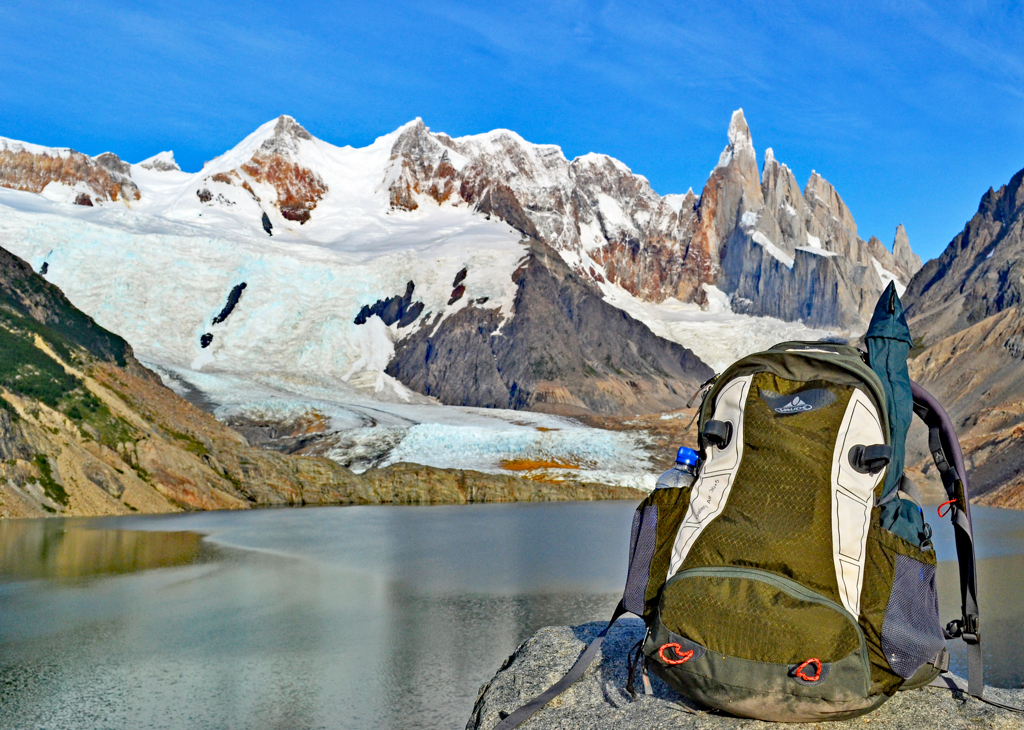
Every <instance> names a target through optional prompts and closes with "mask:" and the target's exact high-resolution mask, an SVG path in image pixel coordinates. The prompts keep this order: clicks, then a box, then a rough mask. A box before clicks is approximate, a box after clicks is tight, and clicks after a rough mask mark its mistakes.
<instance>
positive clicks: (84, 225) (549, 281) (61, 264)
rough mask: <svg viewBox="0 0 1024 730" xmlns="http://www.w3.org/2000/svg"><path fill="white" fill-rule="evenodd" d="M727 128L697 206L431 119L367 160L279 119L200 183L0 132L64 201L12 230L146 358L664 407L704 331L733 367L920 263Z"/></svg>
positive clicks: (16, 199) (157, 166) (152, 164)
mask: <svg viewBox="0 0 1024 730" xmlns="http://www.w3.org/2000/svg"><path fill="white" fill-rule="evenodd" d="M728 137H729V143H728V146H727V147H726V149H725V151H723V152H722V154H721V156H720V159H719V162H718V165H717V166H716V167H715V169H714V171H713V172H712V174H711V177H710V179H709V180H708V182H707V184H706V185H705V187H704V190H703V192H702V194H701V196H700V197H699V198H698V197H697V196H695V195H694V194H693V193H692V191H690V192H687V193H686V194H685V195H667V196H660V195H658V194H657V193H655V192H654V191H653V190H652V189H651V187H650V185H649V183H648V182H647V180H646V179H645V178H643V177H642V176H640V175H636V174H634V173H633V172H631V171H630V170H629V169H628V168H627V167H626V166H625V165H623V164H622V163H621V162H619V161H617V160H614V159H612V158H610V157H607V156H604V155H597V154H590V155H585V156H583V157H579V158H576V159H574V160H568V159H566V157H565V156H564V155H563V154H562V152H561V150H560V149H559V148H557V147H554V146H551V145H535V144H531V143H529V142H526V141H525V140H523V139H522V138H521V137H519V136H518V135H516V134H515V133H513V132H510V131H507V130H497V131H494V132H489V133H486V134H481V135H474V136H469V137H462V138H451V137H448V136H447V135H444V134H439V133H434V132H431V131H430V130H429V129H428V128H427V127H426V126H425V125H424V124H423V122H422V121H421V120H418V119H417V120H415V121H413V122H411V123H409V124H407V125H405V126H403V127H401V128H400V129H398V130H396V131H395V132H393V133H391V134H389V135H386V136H384V137H381V138H379V139H378V140H376V141H375V142H374V143H373V144H371V145H369V146H368V147H365V148H361V149H354V148H352V147H337V146H334V145H332V144H329V143H327V142H324V141H323V140H319V139H317V138H315V137H313V136H312V135H311V134H309V132H307V131H306V130H305V129H304V128H303V127H302V126H300V125H299V124H298V123H297V122H296V121H295V120H294V119H292V118H291V117H287V116H282V117H280V118H278V119H276V120H273V121H271V122H268V123H267V124H264V125H263V126H261V127H260V128H258V129H257V130H256V131H255V132H253V133H252V134H251V135H249V136H248V137H247V138H246V139H244V140H243V141H242V142H241V143H239V144H238V145H237V146H236V147H234V148H233V149H231V150H229V151H228V152H226V153H224V154H223V155H221V156H219V157H217V158H215V159H214V160H212V161H210V162H208V163H207V164H206V165H204V167H203V169H202V170H201V171H199V172H198V173H186V172H182V171H181V170H180V169H179V167H178V165H177V164H176V163H175V162H174V157H173V153H170V152H164V153H161V154H159V155H156V156H154V157H152V158H150V159H148V160H145V161H143V162H141V163H138V164H135V165H128V164H126V163H124V162H121V161H120V160H119V159H118V158H117V157H116V156H114V155H112V154H110V153H106V154H104V155H100V156H98V157H96V158H89V157H87V156H85V155H81V154H80V153H77V152H73V151H71V150H60V149H53V148H44V147H39V146H36V145H31V144H27V143H20V142H14V141H10V140H4V141H3V142H2V145H0V185H2V186H4V187H8V188H14V189H16V190H23V191H27V192H33V193H40V194H41V197H42V198H44V199H46V200H48V201H54V203H55V204H50V203H45V202H44V201H40V200H38V199H37V198H35V197H34V196H29V197H24V196H17V195H13V194H7V193H4V194H3V195H2V197H0V202H2V203H3V204H4V205H6V208H4V209H3V213H2V214H0V233H2V234H3V235H4V241H3V243H2V245H6V246H9V247H10V248H11V249H12V250H13V251H14V252H15V253H17V254H19V255H21V256H24V257H25V258H27V259H28V260H30V261H31V262H33V264H34V265H36V266H37V267H38V268H42V267H44V266H45V268H46V269H47V272H48V273H47V276H48V277H50V278H51V280H53V281H54V282H55V283H58V285H60V286H61V287H62V288H63V289H64V290H65V291H67V292H68V293H69V295H70V296H72V298H73V299H74V300H75V301H76V302H77V303H78V304H79V305H80V306H81V307H83V308H84V309H86V310H87V311H89V312H90V313H91V314H93V315H94V316H96V317H97V319H98V320H99V321H101V322H102V323H103V324H104V325H105V326H107V327H109V328H111V329H112V330H114V331H117V332H119V333H120V334H122V335H124V336H125V337H126V338H127V339H129V340H130V341H132V342H133V343H135V344H136V347H137V349H138V350H139V352H140V353H142V354H143V356H144V357H145V358H148V359H149V360H150V361H152V362H158V363H164V364H167V365H170V366H174V367H179V368H185V369H188V370H190V371H203V372H210V371H220V372H224V371H228V372H235V373H238V372H242V373H253V372H264V373H268V374H273V375H274V377H278V378H284V379H286V380H290V381H294V380H302V381H303V382H314V383H316V384H317V385H318V386H325V387H333V386H334V385H335V384H337V383H344V384H347V385H351V386H354V387H357V388H364V389H369V390H370V391H371V392H373V393H375V397H377V398H390V399H398V400H415V399H416V396H415V393H414V392H412V391H415V392H418V393H420V394H423V395H427V396H431V397H434V398H438V399H440V400H441V401H442V402H445V403H451V404H461V405H483V406H489V407H513V408H533V409H538V408H539V409H546V410H554V411H558V412H566V413H576V412H605V413H608V412H618V411H623V410H625V411H629V412H634V411H635V412H639V411H651V410H659V409H665V408H672V407H678V406H680V405H682V403H683V402H685V400H686V398H687V397H688V395H689V391H690V390H692V388H691V386H692V385H694V384H695V383H697V382H699V381H700V380H701V379H703V377H704V376H705V375H707V374H709V371H708V370H707V368H706V367H705V366H704V365H703V364H702V363H701V362H700V360H699V359H698V358H697V357H695V356H694V355H693V354H692V353H691V352H689V351H687V350H686V349H685V346H687V345H688V344H689V342H690V341H691V340H692V342H693V343H694V346H695V347H697V348H698V354H699V355H700V356H701V357H703V358H705V359H706V360H708V361H710V362H711V363H712V364H713V365H714V366H715V367H721V366H722V365H724V364H726V363H727V362H728V361H730V360H732V359H734V357H737V356H739V355H741V354H743V352H744V351H746V350H747V349H750V348H754V347H758V346H761V345H768V344H771V343H772V341H773V340H776V339H783V338H786V337H799V336H805V337H807V336H810V337H813V336H818V335H820V334H824V332H823V331H821V330H809V329H807V328H806V327H805V326H803V325H801V324H800V323H799V322H800V320H804V321H805V322H806V323H807V324H811V325H815V326H818V327H823V328H846V329H856V328H857V327H858V326H860V325H861V324H862V323H863V318H864V316H865V313H866V312H867V311H869V305H870V303H871V302H873V301H874V299H875V298H876V297H877V294H878V292H880V291H881V289H882V287H883V286H884V284H885V283H887V281H888V280H889V279H892V278H895V279H897V281H905V280H906V279H908V278H909V274H910V273H911V272H910V271H909V269H908V267H910V266H913V265H915V264H914V257H913V254H912V252H910V250H909V244H907V243H906V237H905V235H903V236H902V237H900V236H899V235H898V236H897V241H898V243H899V246H898V247H897V249H898V251H897V253H898V255H899V256H898V257H897V256H894V255H893V254H892V253H890V252H889V251H887V250H886V249H885V247H884V246H882V245H881V243H880V242H878V240H877V239H875V238H872V239H870V240H869V241H867V242H865V241H863V240H861V239H860V238H858V237H857V234H856V224H855V223H854V222H853V218H852V216H851V215H850V212H849V210H848V209H847V208H846V206H845V205H844V204H843V202H842V200H841V198H840V197H839V195H838V194H837V193H836V192H835V190H834V189H833V188H832V186H831V185H829V184H828V183H827V182H826V181H825V180H823V179H822V178H821V177H820V176H818V175H816V174H815V175H812V176H811V179H810V181H809V182H808V184H807V186H806V187H805V189H804V191H803V193H801V192H800V189H799V187H798V186H797V184H796V182H795V179H794V178H793V175H792V172H790V171H789V169H788V168H787V167H786V166H785V165H781V164H779V163H778V162H777V161H775V159H774V156H773V155H772V152H771V150H768V151H767V152H766V155H765V164H764V170H763V173H762V174H759V173H758V165H757V158H756V154H755V151H754V147H753V142H752V139H751V136H750V132H749V129H748V128H747V125H746V122H745V120H744V118H743V114H742V111H737V112H736V113H735V114H734V115H733V118H732V120H731V123H730V127H729V133H728ZM83 196H84V197H83ZM67 203H78V204H79V206H82V207H75V206H74V205H67ZM86 207H91V208H92V209H91V210H86ZM68 219H73V220H74V223H72V224H69V222H68ZM900 246H902V248H900ZM730 308H731V311H730ZM733 312H737V313H738V314H734V313H733ZM742 315H758V316H759V317H761V319H751V318H750V317H748V316H742ZM763 315H771V316H772V317H774V318H775V319H764V318H763ZM638 319H639V320H640V321H637V320H638ZM787 320H788V321H791V322H794V324H793V325H787V324H785V321H787ZM645 324H646V325H647V326H646V327H645V326H644V325H645ZM649 330H653V332H654V334H652V333H651V331H649ZM751 332H761V336H760V337H758V336H753V337H752V336H751V334H750V333H751ZM553 333H558V334H557V336H553ZM762 339H763V341H761V340H762ZM666 340H668V341H666ZM680 344H681V345H683V346H682V347H681V346H680ZM409 388H412V391H410V390H409Z"/></svg>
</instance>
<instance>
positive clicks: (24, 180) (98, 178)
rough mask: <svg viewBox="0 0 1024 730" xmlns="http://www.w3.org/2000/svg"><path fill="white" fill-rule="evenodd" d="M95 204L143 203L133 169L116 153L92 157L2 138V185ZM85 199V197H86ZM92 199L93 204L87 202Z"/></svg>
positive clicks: (0, 149) (0, 170) (0, 145)
mask: <svg viewBox="0 0 1024 730" xmlns="http://www.w3.org/2000/svg"><path fill="white" fill-rule="evenodd" d="M51 184H55V187H54V188H53V190H52V191H47V192H48V193H50V194H52V195H53V196H57V197H58V198H61V199H63V200H65V202H76V201H77V200H78V199H80V198H81V199H82V201H83V202H81V203H79V204H80V205H92V201H93V200H96V201H112V202H113V201H118V200H120V201H123V202H124V203H126V204H130V203H131V202H134V201H136V200H139V197H140V193H139V188H138V186H136V184H135V182H134V181H133V180H132V177H131V166H130V165H128V164H127V163H126V162H123V161H122V160H121V158H119V157H118V156H117V155H115V154H114V153H112V152H104V153H103V154H101V155H98V156H97V157H89V156H88V155H83V154H82V153H81V152H75V151H74V150H72V149H66V148H50V147H40V146H38V145H32V144H26V143H23V142H16V141H14V140H9V139H4V138H2V137H0V186H3V187H5V188H14V189H15V190H26V191H28V192H32V193H41V192H43V191H44V190H46V188H47V186H50V185H51ZM82 196H84V197H82ZM85 200H88V201H89V202H84V201H85Z"/></svg>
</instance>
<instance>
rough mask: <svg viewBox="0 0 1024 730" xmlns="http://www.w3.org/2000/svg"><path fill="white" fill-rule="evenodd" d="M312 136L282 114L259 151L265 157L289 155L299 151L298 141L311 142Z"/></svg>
mask: <svg viewBox="0 0 1024 730" xmlns="http://www.w3.org/2000/svg"><path fill="white" fill-rule="evenodd" d="M312 139H313V135H311V134H310V133H309V132H307V131H306V128H305V127H303V126H302V125H301V124H299V123H298V122H297V121H295V119H294V118H293V117H290V116H288V115H287V114H282V115H281V116H279V117H278V118H277V124H275V125H274V129H273V132H271V134H270V136H269V137H267V138H266V139H265V140H263V144H261V145H260V148H259V151H260V152H262V153H264V154H267V155H289V154H296V153H297V152H298V151H299V140H305V141H312Z"/></svg>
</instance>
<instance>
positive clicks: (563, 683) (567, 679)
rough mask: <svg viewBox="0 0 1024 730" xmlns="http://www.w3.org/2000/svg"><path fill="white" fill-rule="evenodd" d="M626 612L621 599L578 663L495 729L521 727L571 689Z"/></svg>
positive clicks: (507, 729)
mask: <svg viewBox="0 0 1024 730" xmlns="http://www.w3.org/2000/svg"><path fill="white" fill-rule="evenodd" d="M624 613H626V609H625V608H624V607H623V605H622V601H619V605H618V606H616V607H615V612H614V613H613V614H612V618H611V621H609V622H608V625H607V626H605V627H604V629H603V630H602V631H601V633H600V634H598V635H597V636H596V637H594V640H593V641H591V642H590V644H589V645H588V646H587V648H586V649H584V650H583V653H582V654H580V657H579V659H577V660H576V663H575V664H573V665H572V668H571V669H570V670H569V671H568V673H567V674H566V675H565V676H564V677H562V678H561V679H560V680H558V681H557V682H555V683H554V684H553V685H551V686H550V687H548V688H547V689H546V690H544V692H542V693H541V694H540V695H538V696H537V697H536V698H535V699H533V700H531V701H530V702H527V703H526V704H525V705H523V706H522V707H520V708H519V709H518V710H516V711H515V712H513V713H512V714H510V715H508V716H507V717H506V718H505V719H504V720H502V721H501V722H499V723H498V724H497V725H495V726H494V730H512V728H514V727H519V725H521V724H522V723H524V722H526V721H527V720H528V719H530V717H532V716H533V714H534V713H535V712H537V710H539V709H540V708H542V707H543V706H544V705H546V704H547V703H549V702H550V701H551V700H553V699H555V698H556V697H558V695H560V694H562V693H563V692H565V690H567V689H569V687H571V686H572V685H573V684H574V683H575V682H576V680H578V679H579V678H580V677H582V676H583V673H584V672H585V671H587V667H589V666H590V665H591V664H593V662H594V660H595V659H596V658H597V655H598V653H599V651H600V649H601V644H603V643H604V637H606V636H607V635H608V630H609V629H611V627H612V624H614V623H615V622H616V621H618V620H619V618H620V617H621V616H622V614H624Z"/></svg>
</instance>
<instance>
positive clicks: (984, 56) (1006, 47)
mask: <svg viewBox="0 0 1024 730" xmlns="http://www.w3.org/2000/svg"><path fill="white" fill-rule="evenodd" d="M493 5H494V7H488V6H487V4H484V3H478V2H469V3H460V2H450V1H448V0H432V1H431V2H428V3H404V2H392V3H382V4H374V3H366V2H360V3H322V2H306V3H294V2H292V3H276V2H262V1H260V0H247V2H244V3H238V2H231V1H230V0H226V1H223V2H218V3H209V2H203V3H193V2H159V3H154V2H133V3H124V2H108V3H94V2H89V1H88V0H76V1H75V2H67V3H65V2H47V3H39V2H7V1H6V0H0V135H2V136H6V137H12V138H15V139H22V140H26V141H30V142H36V143H40V144H48V145H61V146H70V147H74V148H75V149H78V150H80V151H83V152H86V153H89V154H98V153H100V152H103V151H106V150H112V151H114V152H116V153H117V154H119V155H120V156H122V157H123V158H125V159H127V160H129V161H138V160H140V159H143V158H145V157H148V156H150V155H152V154H155V153H156V152H159V151H161V150H164V149H167V148H172V149H174V151H175V154H176V156H177V159H178V160H179V162H180V163H181V164H182V166H183V167H184V168H185V169H187V170H196V169H198V168H199V167H200V166H201V165H202V163H203V162H204V161H205V160H208V159H211V158H212V157H214V156H216V155H217V154H219V153H221V152H223V151H224V150H225V149H227V148H229V147H231V146H233V145H234V144H236V143H237V142H238V141H239V140H241V139H242V137H244V136H245V135H246V134H248V133H249V132H251V131H252V130H253V129H254V128H255V127H257V126H258V125H259V124H261V123H263V122H265V121H267V120H268V119H271V118H273V117H275V116H277V115H278V114H281V113H287V114H291V115H292V116H294V117H296V118H297V119H298V120H299V121H300V122H301V123H302V124H303V125H305V126H306V128H307V129H309V130H310V132H311V133H313V134H314V135H316V136H318V137H320V138H322V139H325V140H328V141H330V142H333V143H335V144H353V145H364V144H367V143H369V142H370V141H372V140H373V139H374V138H375V137H377V136H379V135H381V134H385V133H387V132H389V131H391V130H393V129H394V128H395V127H397V126H399V125H400V124H402V123H404V122H406V121H408V120H410V119H412V118H414V117H417V116H419V117H422V118H423V119H424V121H425V122H426V123H427V125H428V126H430V127H431V128H432V129H434V130H437V131H443V132H447V133H448V134H451V135H453V136H457V135H463V134H473V133H478V132H483V131H487V130H490V129H494V128H497V127H506V128H510V129H514V130H516V131H517V132H519V133H520V134H522V135H523V136H524V137H526V138H527V139H529V140H531V141H533V142H544V143H553V144H558V145H560V146H561V147H562V149H563V150H564V151H565V153H566V155H567V156H569V157H570V158H571V157H573V156H575V155H579V154H584V153H586V152H591V151H594V152H604V153H607V154H610V155H612V156H614V157H617V158H619V159H621V160H622V161H623V162H625V163H626V164H627V165H629V166H630V168H631V169H632V170H633V171H634V172H637V173H640V174H642V175H645V176H646V177H647V178H648V179H649V180H650V181H651V184H652V185H653V186H654V189H655V190H657V191H658V192H659V193H669V192H684V191H685V190H686V189H687V188H688V187H691V186H692V187H693V188H694V189H695V190H696V191H697V192H699V191H700V188H701V186H702V185H703V184H704V182H705V181H706V179H707V175H708V173H709V171H710V170H711V168H712V167H713V166H714V164H715V162H716V161H717V159H718V155H719V152H720V151H721V149H722V147H723V146H724V144H725V141H726V140H725V132H726V127H727V125H728V121H729V115H730V113H731V112H732V110H733V109H735V108H738V107H742V108H743V109H744V110H745V113H746V116H747V121H748V122H749V124H750V127H751V130H752V133H753V137H754V145H755V147H756V148H757V151H758V155H759V158H761V159H762V160H763V153H764V149H765V148H766V147H772V148H774V150H775V155H776V157H777V158H778V159H779V160H780V161H782V162H785V163H786V164H788V165H789V166H790V167H791V168H792V169H793V170H794V172H795V173H796V175H797V179H798V180H799V181H800V182H801V184H803V182H805V181H806V179H807V177H808V176H809V175H810V172H811V170H812V169H816V170H817V171H818V172H819V173H821V174H822V175H823V176H824V177H826V178H827V179H828V180H829V181H831V182H832V183H833V184H834V185H835V186H836V188H837V189H838V190H839V193H840V195H842V196H843V198H844V199H845V200H846V202H847V204H848V205H849V206H850V208H851V210H852V212H853V214H854V217H855V218H856V220H857V222H858V226H859V231H860V234H861V236H863V237H864V238H867V237H868V236H870V235H877V236H878V237H879V238H881V239H882V240H883V241H885V242H886V243H887V244H891V242H892V237H893V233H894V230H895V228H896V224H897V223H900V222H902V223H904V224H905V225H906V227H907V231H908V233H909V235H910V240H911V244H912V245H913V246H914V247H915V248H916V249H917V250H918V251H919V252H920V253H921V254H922V257H924V258H926V259H927V258H929V257H932V256H935V255H937V254H938V253H939V252H941V250H942V248H943V247H945V245H946V244H947V243H948V242H949V240H950V239H951V238H952V237H953V236H954V235H955V234H956V233H957V232H958V231H959V230H961V229H962V228H963V225H964V223H965V222H966V221H967V220H968V219H969V218H970V216H971V215H973V214H974V212H975V211H976V210H977V205H978V201H979V199H980V197H981V195H982V194H983V193H984V192H985V191H986V190H987V189H988V188H989V187H990V186H995V187H998V186H1000V185H1002V184H1004V183H1006V182H1007V181H1008V180H1009V179H1010V177H1011V176H1012V175H1013V174H1014V173H1015V172H1016V171H1017V170H1019V169H1021V168H1022V167H1024V42H1022V41H1021V38H1024V5H1022V3H1021V2H1020V1H1018V2H1012V3H1004V4H998V5H997V4H986V3H984V2H966V3H956V4H952V3H951V4H942V3H925V2H915V1H914V0H903V1H901V2H896V3H892V4H877V5H876V4H871V3H858V4H853V3H850V4H844V3H822V2H820V1H818V2H811V3H799V2H797V3H789V2H784V1H776V2H771V3H766V2H758V3H730V4H728V5H727V6H726V5H725V4H722V5H721V6H719V4H716V3H679V2H671V3H646V4H643V5H626V4H620V3H591V2H560V1H558V0H555V1H554V2H538V3H531V2H508V3H501V4H493Z"/></svg>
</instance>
